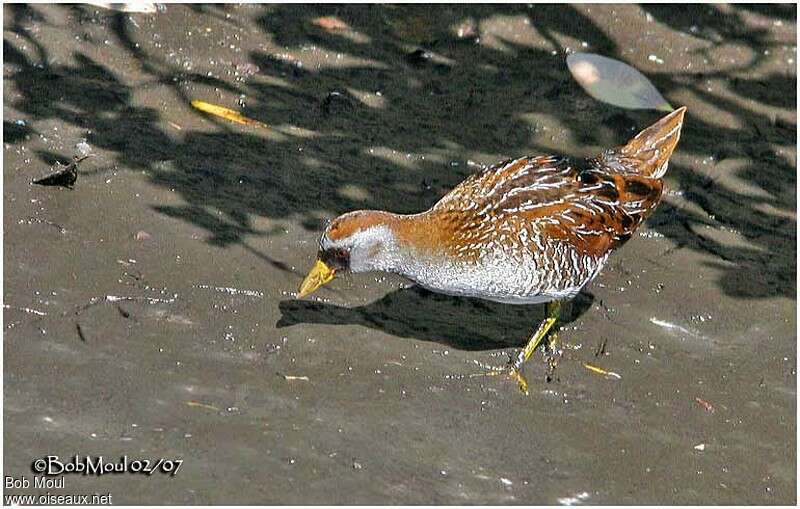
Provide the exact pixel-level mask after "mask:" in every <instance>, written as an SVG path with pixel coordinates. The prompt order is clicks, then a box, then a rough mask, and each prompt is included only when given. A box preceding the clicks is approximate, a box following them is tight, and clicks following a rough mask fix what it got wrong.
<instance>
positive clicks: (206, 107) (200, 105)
mask: <svg viewBox="0 0 800 509" xmlns="http://www.w3.org/2000/svg"><path fill="white" fill-rule="evenodd" d="M192 106H193V107H194V108H196V109H198V110H200V111H202V112H204V113H208V114H209V115H214V116H216V117H220V118H224V119H225V120H230V121H231V122H236V123H237V124H244V125H251V126H255V127H269V126H267V124H264V123H262V122H259V121H258V120H253V119H252V118H247V117H245V116H244V115H242V114H241V113H239V112H238V111H234V110H231V109H228V108H225V107H223V106H217V105H216V104H211V103H207V102H205V101H199V100H194V101H192Z"/></svg>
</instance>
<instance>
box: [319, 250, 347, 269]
mask: <svg viewBox="0 0 800 509" xmlns="http://www.w3.org/2000/svg"><path fill="white" fill-rule="evenodd" d="M319 258H320V260H322V261H323V262H324V263H325V264H326V265H328V266H329V267H331V268H333V269H339V270H341V269H347V268H348V267H349V266H350V252H349V251H347V250H346V249H342V248H334V249H326V250H324V251H322V253H320V257H319Z"/></svg>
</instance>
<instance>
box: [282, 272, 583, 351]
mask: <svg viewBox="0 0 800 509" xmlns="http://www.w3.org/2000/svg"><path fill="white" fill-rule="evenodd" d="M593 301H594V296H592V295H591V294H590V293H586V292H582V293H580V294H579V295H578V296H577V297H576V298H575V299H573V301H572V305H571V306H567V307H566V308H564V310H563V311H562V316H561V322H562V323H569V322H572V321H574V320H576V319H577V318H578V317H579V316H580V315H582V314H583V313H584V312H586V310H588V309H589V308H590V307H591V305H592V302H593ZM279 309H280V311H281V318H280V319H279V320H278V322H277V323H276V324H275V325H276V327H278V328H280V327H290V326H293V325H300V324H305V323H318V324H329V325H363V326H365V327H370V328H372V329H376V330H380V331H382V332H385V333H387V334H390V335H392V336H397V337H401V338H413V339H420V340H423V341H434V342H437V343H441V344H443V345H446V346H448V347H451V348H457V349H460V350H493V349H499V348H509V347H519V346H523V345H524V344H525V342H526V341H527V339H528V338H529V337H530V335H531V334H532V333H533V331H534V330H535V329H536V327H537V326H538V324H539V322H541V321H542V319H543V318H544V315H545V306H544V305H525V306H519V305H508V304H500V303H495V302H490V301H485V300H481V299H471V298H462V297H450V296H447V295H441V294H437V293H433V292H430V291H427V290H424V289H422V288H420V287H418V286H412V287H410V288H404V289H400V290H396V291H393V292H391V293H388V294H387V295H385V296H384V297H383V298H381V299H379V300H376V301H374V302H371V303H369V304H365V305H363V306H357V307H352V308H350V307H344V306H337V305H334V304H324V303H321V302H314V301H301V300H284V301H281V303H280V304H279Z"/></svg>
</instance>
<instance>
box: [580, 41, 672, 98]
mask: <svg viewBox="0 0 800 509" xmlns="http://www.w3.org/2000/svg"><path fill="white" fill-rule="evenodd" d="M567 67H569V71H570V72H571V73H572V76H573V77H574V78H575V80H576V81H577V82H578V83H579V84H580V86H581V87H583V89H584V90H586V93H588V94H589V95H590V96H592V97H594V98H595V99H597V100H599V101H603V102H607V103H609V104H613V105H614V106H619V107H620V108H628V109H639V110H642V109H644V110H661V111H672V110H673V109H674V108H673V107H672V106H670V104H669V103H668V102H667V100H666V99H664V97H663V96H662V95H661V93H660V92H659V91H658V90H656V87H654V86H653V84H652V83H650V80H648V79H647V78H646V77H645V76H644V75H643V74H642V73H640V72H639V71H637V70H636V69H634V68H633V67H631V66H629V65H628V64H626V63H623V62H620V61H619V60H614V59H613V58H607V57H604V56H600V55H595V54H593V53H573V54H571V55H569V56H567Z"/></svg>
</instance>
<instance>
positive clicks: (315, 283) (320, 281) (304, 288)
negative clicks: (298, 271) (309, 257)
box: [297, 260, 336, 299]
mask: <svg viewBox="0 0 800 509" xmlns="http://www.w3.org/2000/svg"><path fill="white" fill-rule="evenodd" d="M335 276H336V270H335V269H332V268H330V267H328V266H327V265H325V263H324V262H323V261H322V260H317V263H315V264H314V267H312V268H311V272H309V273H308V275H307V276H306V278H305V279H304V280H303V284H301V285H300V289H299V290H298V291H297V298H298V299H302V298H303V297H305V296H306V295H309V294H311V293H312V292H314V291H316V289H317V288H319V287H320V286H322V285H324V284H327V283H330V282H331V281H332V280H333V278H334V277H335Z"/></svg>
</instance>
